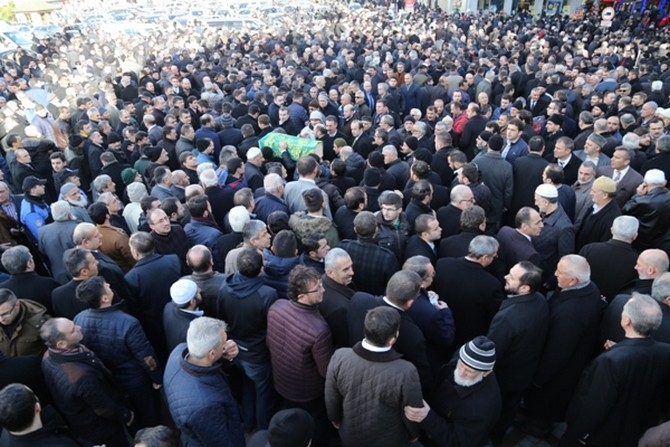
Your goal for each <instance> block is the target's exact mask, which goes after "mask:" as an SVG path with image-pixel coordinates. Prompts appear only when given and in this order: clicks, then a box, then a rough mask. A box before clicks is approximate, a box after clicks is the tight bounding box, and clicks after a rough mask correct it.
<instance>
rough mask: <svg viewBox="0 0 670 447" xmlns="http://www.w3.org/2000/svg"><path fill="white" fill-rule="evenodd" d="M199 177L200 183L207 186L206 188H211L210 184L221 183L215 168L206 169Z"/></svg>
mask: <svg viewBox="0 0 670 447" xmlns="http://www.w3.org/2000/svg"><path fill="white" fill-rule="evenodd" d="M198 179H199V180H200V183H202V184H203V186H205V188H209V187H210V186H216V185H218V184H219V179H218V177H217V176H216V171H214V169H210V168H208V169H205V170H204V171H202V172H201V173H200V174H199V175H198Z"/></svg>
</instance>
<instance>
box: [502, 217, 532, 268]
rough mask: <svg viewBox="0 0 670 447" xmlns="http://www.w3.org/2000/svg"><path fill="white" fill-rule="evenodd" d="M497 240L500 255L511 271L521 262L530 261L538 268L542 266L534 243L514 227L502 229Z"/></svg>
mask: <svg viewBox="0 0 670 447" xmlns="http://www.w3.org/2000/svg"><path fill="white" fill-rule="evenodd" d="M496 239H497V240H498V243H499V244H500V250H499V252H498V255H499V256H500V258H501V259H502V261H503V262H504V263H505V267H506V268H507V270H508V271H509V269H511V268H512V267H514V265H516V264H517V263H518V262H519V261H530V262H532V263H533V264H535V265H536V266H538V267H539V266H540V260H541V258H540V254H539V253H538V252H537V250H536V249H535V247H534V246H533V242H532V241H531V240H529V238H527V237H526V236H525V235H523V234H521V233H520V232H519V231H517V230H516V229H514V228H512V227H507V226H505V227H502V228H501V229H500V231H498V234H497V235H496Z"/></svg>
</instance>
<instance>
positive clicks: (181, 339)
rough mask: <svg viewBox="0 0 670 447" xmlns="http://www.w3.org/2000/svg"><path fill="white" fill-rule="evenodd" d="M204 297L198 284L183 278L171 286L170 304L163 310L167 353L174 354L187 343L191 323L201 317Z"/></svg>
mask: <svg viewBox="0 0 670 447" xmlns="http://www.w3.org/2000/svg"><path fill="white" fill-rule="evenodd" d="M201 302H202V296H201V294H200V290H198V286H197V285H196V283H195V282H194V281H192V280H190V279H185V278H182V279H180V280H178V281H177V282H175V283H174V284H172V285H171V286H170V302H168V303H167V304H166V305H165V307H164V308H163V330H164V331H165V345H166V346H167V351H168V352H172V351H173V350H174V348H175V347H176V346H177V345H178V344H180V343H186V332H187V331H188V326H189V324H191V321H193V320H195V319H196V318H198V317H199V316H201V313H202V312H201V311H200V309H199V305H200V303H201Z"/></svg>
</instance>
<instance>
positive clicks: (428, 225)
mask: <svg viewBox="0 0 670 447" xmlns="http://www.w3.org/2000/svg"><path fill="white" fill-rule="evenodd" d="M414 231H415V233H416V234H414V235H412V236H411V237H410V238H409V240H408V241H407V246H406V247H405V260H407V259H409V258H411V257H412V256H425V257H426V258H428V259H429V260H430V263H431V264H433V266H435V263H436V262H437V249H438V246H437V245H436V244H437V241H439V240H440V234H441V232H442V228H440V223H439V222H438V220H437V219H436V218H435V217H433V216H432V215H430V214H421V215H420V216H419V217H417V218H416V221H415V222H414Z"/></svg>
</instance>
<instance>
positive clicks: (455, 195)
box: [449, 185, 472, 203]
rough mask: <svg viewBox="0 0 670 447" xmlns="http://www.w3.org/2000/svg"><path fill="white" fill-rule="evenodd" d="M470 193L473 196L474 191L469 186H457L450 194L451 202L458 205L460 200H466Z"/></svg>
mask: <svg viewBox="0 0 670 447" xmlns="http://www.w3.org/2000/svg"><path fill="white" fill-rule="evenodd" d="M468 192H470V194H472V190H471V189H470V187H469V186H467V185H456V186H454V187H453V188H451V192H450V193H449V200H451V202H452V203H457V202H458V201H459V200H465V196H466V195H468Z"/></svg>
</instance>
